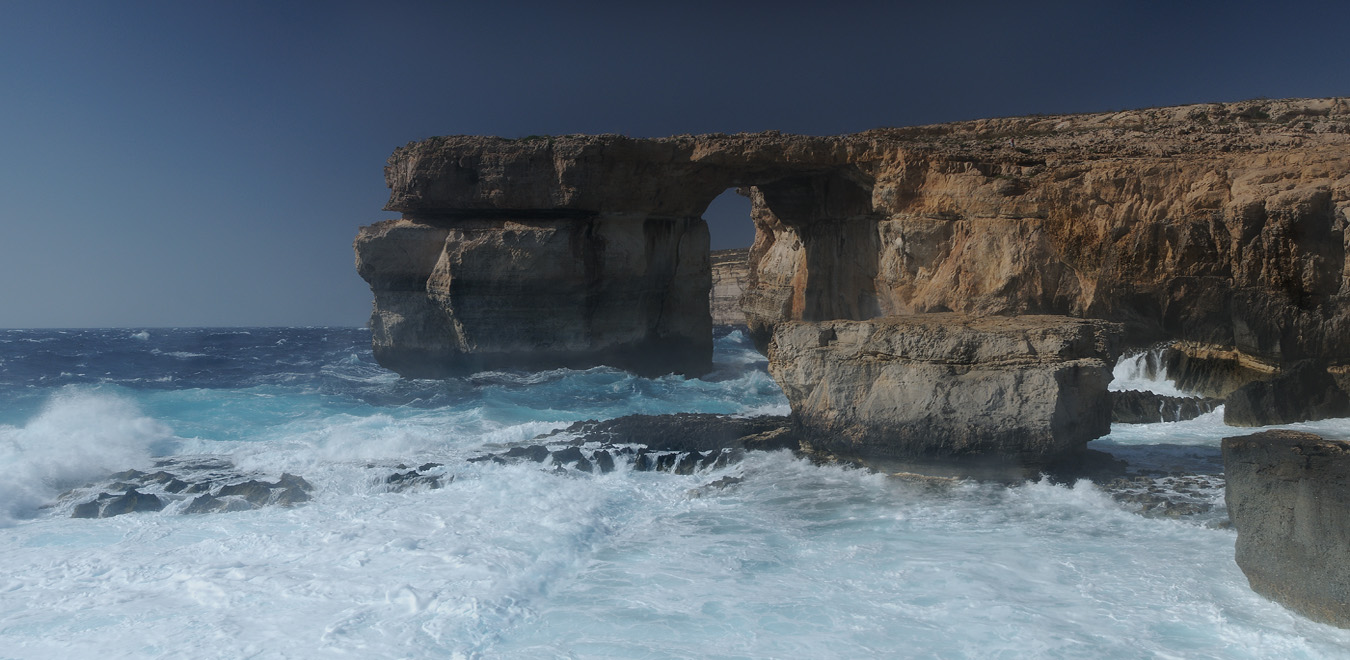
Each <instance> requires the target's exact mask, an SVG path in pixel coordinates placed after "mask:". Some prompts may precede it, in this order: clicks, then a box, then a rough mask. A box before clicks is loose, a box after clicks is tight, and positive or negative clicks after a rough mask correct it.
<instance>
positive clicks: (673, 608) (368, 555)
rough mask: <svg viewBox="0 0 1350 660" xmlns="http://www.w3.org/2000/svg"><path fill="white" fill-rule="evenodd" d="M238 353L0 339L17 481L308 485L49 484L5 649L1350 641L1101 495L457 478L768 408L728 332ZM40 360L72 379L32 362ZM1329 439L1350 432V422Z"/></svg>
mask: <svg viewBox="0 0 1350 660" xmlns="http://www.w3.org/2000/svg"><path fill="white" fill-rule="evenodd" d="M247 332H249V333H250V334H240V333H238V332H236V331H212V330H177V331H168V330H165V331H155V332H152V333H150V337H149V338H148V339H146V340H139V339H131V338H129V337H128V336H127V331H125V330H119V331H70V332H69V333H68V334H58V333H55V332H45V331H24V332H22V333H10V334H7V335H5V338H6V339H11V340H15V339H31V340H33V341H31V342H29V341H11V342H10V343H7V344H0V359H3V360H4V363H3V364H0V388H3V395H4V396H5V397H6V401H7V402H8V401H20V402H22V403H23V405H22V406H20V409H21V410H26V412H22V413H11V414H12V415H13V416H12V417H11V418H7V419H14V420H15V421H14V422H12V423H10V422H8V421H6V423H8V424H9V426H4V427H0V438H3V443H4V444H3V447H4V449H3V451H4V452H7V453H6V454H5V455H4V459H5V461H6V462H5V465H6V466H9V465H20V466H24V465H39V464H44V465H49V464H50V463H47V462H45V459H43V458H42V456H43V452H44V451H46V450H44V449H43V448H44V447H49V446H51V445H50V443H46V442H35V441H36V440H37V439H38V438H56V437H64V438H73V437H75V436H77V435H80V434H81V433H85V434H88V433H93V432H96V431H98V430H99V429H100V428H102V429H104V430H107V431H108V433H109V434H110V435H108V436H99V437H103V438H105V443H104V444H105V446H108V447H116V446H121V447H123V448H124V449H125V452H126V453H125V455H124V456H122V457H121V458H120V459H119V457H118V455H117V454H115V453H114V454H112V455H110V456H109V461H108V462H111V463H113V464H114V465H112V466H111V467H104V466H103V465H100V466H99V467H98V469H91V470H90V471H89V472H86V473H84V474H89V475H90V476H88V477H85V476H83V474H82V475H81V476H80V477H79V478H78V479H76V478H74V477H73V476H67V477H66V480H71V479H74V480H76V481H78V480H79V479H84V478H98V477H100V476H102V475H106V474H107V472H106V471H105V470H107V471H115V470H122V469H126V468H132V467H143V466H144V463H145V461H146V460H147V459H149V460H154V459H155V458H156V457H157V456H159V455H167V456H168V457H171V458H177V459H189V458H191V457H192V456H193V455H198V454H209V455H211V456H212V457H217V458H221V459H229V460H230V461H232V462H233V464H234V465H235V468H236V469H237V470H238V471H239V472H240V473H241V478H257V479H262V480H267V481H274V480H276V479H277V478H278V476H279V475H280V473H281V472H283V471H289V472H292V473H294V474H298V475H301V476H303V477H304V478H305V479H306V480H307V481H308V482H309V483H311V484H313V486H314V490H313V493H312V497H313V499H312V500H310V501H308V502H305V503H303V504H299V505H296V506H292V507H284V506H269V507H263V508H260V509H257V510H250V511H239V512H232V513H210V514H184V513H181V509H182V507H181V506H177V505H175V506H171V507H166V509H165V510H163V511H160V512H154V513H138V514H128V515H122V516H118V517H115V518H108V519H102V520H76V519H71V518H69V517H68V516H69V514H70V511H71V508H72V506H73V503H72V502H61V501H54V498H56V497H57V495H58V494H59V492H58V491H56V490H55V489H53V488H51V487H46V486H43V487H42V488H41V489H38V490H37V491H35V492H36V493H37V499H34V500H32V504H31V505H30V506H28V507H26V508H25V509H24V511H25V513H24V514H23V517H22V518H21V519H11V520H10V524H9V526H8V527H6V528H4V529H0V552H3V556H4V557H5V562H6V563H5V570H4V571H3V572H0V645H3V648H4V649H5V651H4V652H3V655H5V656H7V657H16V658H48V657H93V656H96V655H98V656H103V657H171V656H178V657H181V656H192V657H199V658H235V657H241V656H249V655H255V656H264V657H314V656H316V655H318V656H323V655H360V656H364V657H408V658H440V657H465V658H470V657H481V658H508V657H509V658H556V657H569V656H570V657H654V658H660V657H820V658H835V657H838V658H843V657H850V658H852V657H893V656H897V655H900V656H929V657H950V658H963V657H968V658H982V657H998V656H1003V657H1051V658H1053V657H1065V658H1069V657H1084V656H1092V657H1108V658H1109V657H1120V658H1137V657H1188V658H1190V657H1198V658H1206V657H1208V658H1321V657H1337V656H1339V655H1343V652H1344V649H1345V648H1350V632H1347V631H1340V630H1336V629H1332V628H1328V627H1326V626H1322V625H1319V624H1313V623H1311V622H1308V621H1307V620H1305V619H1302V618H1300V617H1297V616H1295V615H1292V614H1289V613H1288V612H1287V611H1285V610H1284V609H1283V608H1281V607H1279V606H1278V605H1275V604H1273V603H1270V602H1269V601H1266V600H1265V599H1262V598H1260V597H1259V596H1256V595H1255V594H1253V593H1252V592H1251V590H1250V589H1249V588H1248V587H1247V584H1246V581H1245V578H1244V577H1243V576H1242V574H1241V572H1240V571H1239V570H1238V569H1237V567H1236V565H1235V564H1233V563H1232V552H1233V541H1234V533H1233V532H1232V531H1231V530H1227V529H1222V528H1221V526H1219V525H1214V524H1212V523H1213V522H1215V520H1216V519H1218V518H1221V517H1222V501H1221V498H1220V500H1218V501H1216V502H1215V505H1216V508H1215V509H1214V510H1213V511H1211V512H1210V513H1209V514H1206V516H1183V517H1179V518H1176V519H1166V518H1149V517H1145V516H1143V515H1139V514H1138V513H1137V512H1136V508H1135V507H1134V506H1132V505H1129V504H1128V503H1121V502H1118V501H1116V500H1115V499H1114V498H1113V497H1112V496H1111V495H1110V494H1109V493H1108V492H1107V491H1106V490H1105V489H1103V488H1102V487H1101V486H1099V485H1097V484H1093V483H1091V482H1088V481H1079V482H1076V483H1073V484H1056V483H1051V482H1048V481H1033V482H1027V483H1021V484H1015V485H1012V486H1007V485H1003V484H992V483H980V482H971V481H953V480H941V479H920V478H899V477H891V476H887V475H882V474H877V473H871V472H867V471H863V470H855V469H848V468H845V467H841V466H835V465H824V466H820V465H814V464H812V463H810V462H808V461H804V460H800V459H797V458H795V457H794V456H792V455H791V454H790V453H788V452H751V453H749V454H747V456H746V458H745V460H744V461H743V462H741V463H739V464H736V465H733V466H730V467H726V468H720V469H718V470H711V471H701V472H698V473H696V474H691V475H677V474H671V473H652V472H639V471H635V470H631V469H629V468H628V467H627V466H626V464H624V463H620V464H619V465H618V469H616V470H615V471H613V472H611V473H607V474H599V473H595V474H580V473H578V472H577V471H576V470H569V471H565V472H563V473H555V472H554V471H553V469H552V466H547V465H541V464H535V463H529V462H519V463H513V464H498V463H496V462H493V461H491V460H487V461H479V462H472V463H471V462H469V461H468V459H469V458H473V457H478V456H483V455H487V454H492V453H496V452H501V451H503V450H504V449H505V448H507V447H510V446H515V445H517V444H521V443H531V442H533V437H534V436H535V435H537V434H539V433H542V432H544V431H546V430H552V428H557V427H560V426H566V425H568V424H570V423H572V422H574V421H578V420H584V419H602V418H609V417H617V416H619V415H622V414H630V413H638V412H648V413H663V412H677V411H701V412H723V413H734V414H746V413H747V412H750V411H754V410H781V409H782V408H783V407H784V406H785V401H784V399H783V397H782V394H781V393H779V392H777V391H776V389H775V388H774V387H773V384H772V381H770V380H769V379H768V376H767V375H766V374H765V373H764V371H763V360H762V359H756V358H755V354H752V353H751V351H753V349H752V348H751V347H749V345H748V342H747V341H745V340H744V337H743V336H741V335H738V334H736V333H729V334H724V335H722V336H721V337H719V339H718V343H717V351H718V355H719V358H718V359H719V362H718V365H717V370H718V372H719V373H720V374H721V375H720V376H718V378H717V379H703V380H695V379H683V378H679V377H666V378H658V379H637V378H633V377H631V376H630V375H628V374H625V373H623V372H619V371H616V370H607V369H603V368H601V369H595V370H584V371H573V370H561V371H557V372H549V373H545V374H529V373H514V372H504V373H497V374H480V375H478V376H477V377H470V378H463V379H451V380H448V381H410V380H400V379H398V378H393V377H390V376H389V375H388V373H387V372H384V371H382V370H380V369H379V368H378V367H376V366H375V365H374V361H373V359H372V358H371V356H370V352H369V349H368V342H369V333H368V332H366V331H364V330H359V329H250V330H248V331H247ZM282 339H285V340H286V341H285V342H284V343H280V344H279V342H280V340H282ZM35 350H41V351H46V352H47V353H46V355H47V356H48V357H47V358H44V359H49V360H56V361H57V362H59V363H60V365H59V368H58V370H57V372H56V373H60V372H67V373H69V374H71V375H70V376H65V377H57V376H55V375H54V374H52V373H47V372H46V371H44V370H43V369H42V368H40V364H38V361H37V360H36V358H34V357H32V356H33V355H34V353H33V351H35ZM154 350H159V351H160V353H159V354H155V353H152V351H154ZM171 353H180V354H181V355H179V356H174V355H171ZM723 358H729V359H723ZM738 359H743V360H744V362H742V363H741V364H740V366H735V363H736V361H737V360H738ZM79 365H83V366H79ZM80 374H84V375H83V376H81V375H80ZM165 377H169V378H172V379H175V380H172V381H165V380H162V379H163V378H165ZM72 384H74V387H69V386H70V385H72ZM90 397H92V398H90ZM31 402H35V403H31ZM71 402H74V403H71ZM95 410H97V413H94V412H92V411H95ZM1211 415H1212V414H1211ZM91 418H92V419H95V420H98V423H93V422H89V421H88V420H89V419H91ZM62 420H64V421H62ZM80 420H85V421H80ZM105 421H107V422H110V423H107V424H105V423H103V422H105ZM1318 424H1319V426H1318V427H1317V429H1318V431H1317V432H1323V433H1337V432H1340V433H1350V420H1328V421H1324V422H1320V423H1318ZM111 429H123V430H126V429H131V430H132V431H136V432H119V433H112V431H111ZM141 431H143V432H141ZM1229 432H1231V429H1228V428H1226V427H1223V425H1222V418H1221V415H1220V417H1219V418H1218V419H1217V421H1216V420H1215V418H1214V417H1212V416H1204V417H1202V418H1200V419H1197V420H1191V421H1190V422H1183V423H1178V424H1144V425H1116V427H1114V428H1113V433H1112V435H1111V436H1108V437H1106V438H1103V439H1101V440H1098V441H1096V442H1094V443H1092V446H1093V447H1094V448H1099V449H1105V450H1107V451H1109V452H1111V453H1114V454H1117V455H1127V456H1129V458H1130V460H1131V461H1132V462H1134V461H1135V460H1136V458H1137V459H1138V460H1139V461H1140V463H1141V464H1147V463H1148V462H1149V461H1150V460H1151V461H1154V462H1156V463H1160V464H1161V463H1171V464H1176V465H1179V466H1181V467H1180V469H1194V465H1195V464H1197V463H1199V464H1204V462H1205V461H1206V460H1208V459H1207V458H1206V457H1212V456H1213V455H1215V454H1216V452H1217V446H1218V440H1219V438H1221V437H1222V436H1223V435H1224V434H1225V433H1229ZM20 436H22V438H23V439H24V441H23V442H22V443H20V442H18V440H17V439H18V438H19V437H20ZM116 438H123V439H124V440H125V442H121V443H119V442H117V441H116ZM68 442H69V443H72V444H74V447H75V450H72V451H66V452H64V453H60V454H59V455H60V456H63V457H66V458H69V459H71V460H77V461H79V460H82V459H81V458H80V457H79V456H78V454H79V453H80V452H82V451H83V450H84V446H83V445H82V444H77V443H76V441H75V440H68ZM67 446H70V445H67ZM30 451H32V452H35V453H34V456H35V457H37V458H36V459H33V460H30V459H28V458H25V456H26V455H27V453H28V452H30ZM423 461H434V462H439V463H442V464H443V465H444V468H440V469H443V470H444V472H445V475H446V477H447V478H446V479H444V480H443V481H442V487H441V488H438V489H432V488H429V487H422V488H412V489H408V490H405V491H401V492H392V491H391V489H390V487H389V485H388V483H387V482H386V477H387V476H388V475H389V474H391V473H392V472H393V471H394V470H397V469H398V468H397V466H398V465H399V464H401V463H405V462H406V463H407V464H408V465H417V464H420V463H422V462H423ZM100 463H102V462H101V461H100ZM57 464H58V465H59V464H60V462H59V461H58V462H57ZM1188 465H1190V466H1192V467H1190V468H1187V467H1186V466H1188ZM60 469H64V468H60ZM25 470H27V468H25ZM95 473H97V474H95ZM450 477H453V479H451V478H450ZM727 477H735V478H736V479H739V481H737V480H732V479H726V478H727ZM41 482H42V480H41V479H40V478H39V479H38V480H36V481H33V482H32V483H41ZM713 482H721V485H720V486H718V487H712V486H710V484H711V483H713ZM4 483H6V484H11V485H12V482H4ZM6 487H9V486H6ZM38 500H41V501H38ZM39 504H54V506H53V507H52V508H47V509H38V508H36V507H37V506H38V505H39Z"/></svg>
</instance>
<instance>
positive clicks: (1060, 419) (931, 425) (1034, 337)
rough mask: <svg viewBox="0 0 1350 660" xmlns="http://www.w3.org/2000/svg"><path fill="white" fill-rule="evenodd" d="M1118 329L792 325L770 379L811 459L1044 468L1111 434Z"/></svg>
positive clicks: (1000, 320) (947, 322) (1023, 324)
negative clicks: (829, 457)
mask: <svg viewBox="0 0 1350 660" xmlns="http://www.w3.org/2000/svg"><path fill="white" fill-rule="evenodd" d="M1118 332H1119V328H1118V327H1116V326H1114V325H1113V324H1109V323H1101V322H1097V321H1089V320H1083V319H1072V318H1065V317H1054V316H1021V317H1015V318H1006V317H972V316H968V315H962V314H952V313H942V314H924V315H918V316H910V317H888V318H882V319H873V320H869V321H825V322H820V323H804V322H788V323H781V324H779V325H778V328H777V330H776V331H775V332H774V336H773V340H772V342H771V343H770V345H769V372H770V373H771V374H773V377H774V379H775V380H777V381H778V383H779V384H780V385H782V387H783V392H784V394H786V395H787V398H788V402H789V403H790V404H791V406H792V415H793V419H794V421H795V422H796V423H797V425H798V426H799V427H800V430H799V433H800V435H801V436H802V441H803V444H804V445H809V447H810V449H811V450H813V451H815V452H820V453H827V454H832V455H838V456H843V457H850V458H866V459H869V460H872V461H874V462H875V461H888V460H894V461H904V462H915V461H917V462H923V461H928V460H933V459H938V460H948V459H961V460H965V461H969V462H973V463H974V462H981V461H985V460H987V461H988V462H990V463H991V464H992V465H995V466H1000V467H1001V466H1010V467H1018V466H1021V467H1031V468H1036V467H1040V466H1043V465H1045V464H1047V463H1049V462H1052V461H1054V460H1056V459H1059V458H1062V457H1064V456H1066V455H1073V454H1076V453H1078V452H1081V451H1082V450H1083V449H1084V447H1085V445H1086V444H1087V442H1088V441H1089V440H1091V439H1093V438H1096V437H1099V436H1102V435H1105V434H1107V433H1108V432H1110V425H1111V403H1110V399H1109V398H1108V397H1107V391H1106V386H1107V384H1108V383H1109V382H1110V380H1111V367H1112V365H1113V364H1114V363H1115V357H1116V355H1115V350H1114V347H1113V343H1114V340H1115V335H1116V333H1118Z"/></svg>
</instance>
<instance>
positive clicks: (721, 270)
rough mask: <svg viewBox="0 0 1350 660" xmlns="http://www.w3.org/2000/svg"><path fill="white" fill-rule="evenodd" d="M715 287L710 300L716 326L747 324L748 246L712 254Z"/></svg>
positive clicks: (713, 283)
mask: <svg viewBox="0 0 1350 660" xmlns="http://www.w3.org/2000/svg"><path fill="white" fill-rule="evenodd" d="M711 256H712V290H711V291H710V292H709V294H708V303H709V306H710V307H711V309H712V322H713V325H745V312H744V311H742V310H741V296H744V295H745V282H746V280H747V279H748V278H749V275H750V263H749V261H748V259H747V257H749V256H750V250H749V249H748V248H739V249H733V250H716V251H714V252H713V253H712V255H711Z"/></svg>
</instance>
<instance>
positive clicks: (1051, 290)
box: [357, 99, 1350, 374]
mask: <svg viewBox="0 0 1350 660" xmlns="http://www.w3.org/2000/svg"><path fill="white" fill-rule="evenodd" d="M385 175H386V180H387V182H388V184H389V186H390V189H391V191H392V193H391V197H390V201H389V205H388V207H387V208H388V209H389V210H393V211H399V212H401V213H402V214H403V219H402V220H399V221H394V222H387V223H382V224H378V225H375V226H372V227H369V228H366V229H364V230H363V232H362V234H361V236H360V237H359V238H358V240H357V252H358V261H359V263H360V264H361V266H360V269H361V273H362V275H363V276H364V277H366V279H367V280H368V281H369V282H370V283H371V287H372V290H373V291H374V293H375V297H376V310H375V314H374V316H373V318H372V327H373V330H374V337H375V339H374V341H375V346H376V352H377V356H379V357H380V359H381V361H382V363H384V364H386V365H389V366H391V367H393V368H395V369H399V370H400V371H402V372H404V373H410V374H416V373H438V372H440V371H443V370H444V369H448V368H451V367H456V366H458V367H464V366H466V365H468V366H472V367H484V366H492V365H494V364H528V365H544V364H555V363H561V364H583V363H586V362H587V361H590V360H600V361H603V360H610V361H612V362H617V363H620V364H629V363H635V362H634V361H635V360H636V361H641V360H639V359H638V358H639V356H644V355H646V356H651V355H657V354H659V355H661V356H665V357H660V358H657V359H656V360H655V361H654V362H653V363H651V364H646V365H643V366H645V367H647V368H648V370H649V371H652V372H659V371H661V370H677V371H685V372H688V373H697V372H698V371H700V370H701V369H702V368H704V365H706V360H707V355H708V351H709V350H710V349H709V344H708V342H707V340H706V336H707V333H706V327H707V325H708V324H709V322H710V321H709V320H708V317H707V316H706V314H707V312H706V310H707V309H708V298H707V296H708V293H707V291H708V282H709V275H708V273H709V269H710V265H709V264H708V261H707V246H706V240H707V239H706V227H705V226H704V224H703V220H702V219H701V217H700V216H701V214H702V213H703V211H704V210H705V209H706V208H707V206H708V204H709V203H710V202H711V201H712V199H713V198H714V197H716V196H717V195H718V194H720V193H721V192H723V191H724V190H726V189H727V188H731V187H744V188H746V191H747V192H748V193H749V194H750V196H751V199H752V202H753V208H752V220H753V222H754V223H755V225H756V229H757V238H756V241H755V245H754V246H753V248H752V249H751V252H750V263H751V267H750V270H749V272H748V274H747V278H746V279H747V281H746V285H745V286H746V292H745V295H744V297H743V298H742V306H743V308H744V311H745V314H746V316H747V321H748V322H749V325H750V327H751V329H752V332H753V333H754V334H755V335H756V337H757V338H758V340H759V341H760V342H761V344H767V341H768V338H769V336H770V335H771V333H772V329H773V327H774V326H775V325H776V324H778V323H780V322H782V321H788V320H792V321H827V320H834V319H852V320H864V319H869V318H874V317H877V316H881V315H905V314H915V313H924V312H941V311H955V312H963V313H969V314H976V315H989V314H996V315H1017V314H1060V315H1068V316H1075V317H1089V318H1098V319H1104V320H1109V321H1117V322H1121V323H1123V324H1124V326H1125V341H1126V342H1127V343H1129V344H1132V345H1143V344H1147V343H1151V342H1154V341H1157V340H1161V339H1179V340H1185V341H1186V342H1187V345H1191V346H1198V347H1202V348H1205V349H1206V350H1216V351H1228V352H1230V353H1232V354H1235V355H1238V356H1240V358H1241V359H1242V360H1246V361H1249V362H1256V363H1260V364H1261V365H1264V368H1265V369H1266V372H1267V373H1276V372H1278V370H1279V368H1280V366H1281V365H1283V364H1285V363H1287V362H1290V361H1294V360H1302V359H1308V358H1310V359H1315V360H1316V361H1317V362H1318V364H1320V365H1324V367H1329V368H1330V370H1331V371H1332V373H1334V374H1338V373H1343V371H1344V367H1345V365H1347V364H1350V305H1347V302H1348V301H1350V261H1347V259H1346V253H1347V251H1348V250H1350V234H1348V233H1347V232H1346V224H1347V212H1348V209H1350V102H1347V100H1345V99H1312V100H1284V101H1246V102H1241V103H1230V104H1206V105H1193V106H1182V107H1173V108H1157V109H1147V110H1134V111H1126V112H1113V113H1100V114H1091V115H1068V116H1041V117H1024V118H1013V119H990V120H980V121H970V122H960V123H954V124H943V125H935V126H925V127H917V128H905V129H878V130H873V131H867V132H865V133H860V134H855V135H847V136H836V137H808V136H789V135H782V134H778V133H774V132H769V133H759V134H741V135H703V136H676V137H670V138H658V139H631V138H627V137H622V136H616V135H602V136H560V137H550V138H534V139H521V140H506V139H500V138H482V137H465V136H460V137H443V138H432V139H429V140H424V141H422V142H417V143H412V144H409V145H408V146H405V147H402V148H400V149H398V150H396V151H395V153H394V154H393V156H391V158H390V160H389V164H388V166H387V167H386V170H385ZM695 253H699V254H697V255H695ZM1338 370H1339V371H1338Z"/></svg>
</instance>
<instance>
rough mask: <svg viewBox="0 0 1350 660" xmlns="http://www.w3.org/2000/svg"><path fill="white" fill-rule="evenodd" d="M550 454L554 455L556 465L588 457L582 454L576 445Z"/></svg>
mask: <svg viewBox="0 0 1350 660" xmlns="http://www.w3.org/2000/svg"><path fill="white" fill-rule="evenodd" d="M550 455H551V456H552V457H553V463H554V464H555V465H566V464H568V463H575V462H577V461H580V460H583V459H585V458H586V457H585V456H583V455H582V454H581V450H580V449H578V448H576V447H568V448H566V449H560V450H558V451H555V452H553V453H552V454H550Z"/></svg>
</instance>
